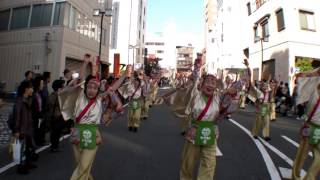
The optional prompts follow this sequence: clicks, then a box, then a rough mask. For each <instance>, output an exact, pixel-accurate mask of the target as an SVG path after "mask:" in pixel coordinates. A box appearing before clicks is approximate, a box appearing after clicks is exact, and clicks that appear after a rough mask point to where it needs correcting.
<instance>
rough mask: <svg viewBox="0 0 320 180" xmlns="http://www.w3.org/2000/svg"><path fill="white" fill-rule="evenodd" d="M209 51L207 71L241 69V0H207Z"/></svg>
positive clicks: (206, 34)
mask: <svg viewBox="0 0 320 180" xmlns="http://www.w3.org/2000/svg"><path fill="white" fill-rule="evenodd" d="M205 3H206V6H205V7H206V8H205V22H206V23H205V39H206V45H205V53H204V58H205V59H206V63H207V64H206V65H207V70H208V71H209V72H210V73H213V74H216V73H218V72H220V70H223V69H225V68H241V67H243V66H242V64H241V62H242V60H243V58H244V55H243V48H242V42H243V39H245V36H244V32H243V30H244V29H243V27H244V24H243V17H244V16H243V14H244V13H243V8H241V1H231V0H229V1H226V0H225V1H223V0H206V1H205Z"/></svg>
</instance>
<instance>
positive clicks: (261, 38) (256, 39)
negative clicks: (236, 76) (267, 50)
mask: <svg viewBox="0 0 320 180" xmlns="http://www.w3.org/2000/svg"><path fill="white" fill-rule="evenodd" d="M254 41H255V42H257V41H260V45H261V76H260V80H262V66H263V42H268V41H269V37H268V36H263V37H260V36H256V37H255V38H254Z"/></svg>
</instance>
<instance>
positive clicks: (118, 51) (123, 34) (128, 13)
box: [110, 0, 147, 70]
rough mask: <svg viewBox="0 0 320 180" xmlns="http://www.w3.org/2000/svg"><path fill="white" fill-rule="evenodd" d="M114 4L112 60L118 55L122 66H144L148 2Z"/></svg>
mask: <svg viewBox="0 0 320 180" xmlns="http://www.w3.org/2000/svg"><path fill="white" fill-rule="evenodd" d="M113 2H114V3H113V10H114V16H113V18H112V32H111V45H110V59H111V61H112V62H113V59H114V56H115V55H118V56H120V63H121V64H137V63H139V64H143V63H144V61H143V60H144V56H143V55H144V43H145V30H146V8H147V0H114V1H113ZM112 64H113V63H112ZM111 70H112V68H111Z"/></svg>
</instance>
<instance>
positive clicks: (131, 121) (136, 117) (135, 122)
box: [128, 107, 141, 128]
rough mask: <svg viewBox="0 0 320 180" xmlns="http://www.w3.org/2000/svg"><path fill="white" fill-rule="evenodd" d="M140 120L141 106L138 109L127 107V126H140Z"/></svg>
mask: <svg viewBox="0 0 320 180" xmlns="http://www.w3.org/2000/svg"><path fill="white" fill-rule="evenodd" d="M140 121H141V107H140V108H138V109H135V110H133V109H131V108H129V112H128V127H137V128H138V127H140Z"/></svg>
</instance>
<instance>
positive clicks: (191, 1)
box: [146, 0, 204, 43]
mask: <svg viewBox="0 0 320 180" xmlns="http://www.w3.org/2000/svg"><path fill="white" fill-rule="evenodd" d="M203 13H204V1H203V0H148V7H147V27H146V30H147V34H152V33H156V32H163V31H164V28H165V26H166V25H167V24H168V23H170V24H171V25H172V24H174V25H175V26H176V31H177V34H178V35H179V36H180V37H179V38H180V39H182V38H185V39H188V38H191V39H192V40H193V41H195V40H194V39H196V40H197V41H202V39H203V38H204V37H203V36H204V34H203V29H204V24H203V23H204V19H203ZM192 40H191V41H192ZM195 43H200V42H195Z"/></svg>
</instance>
